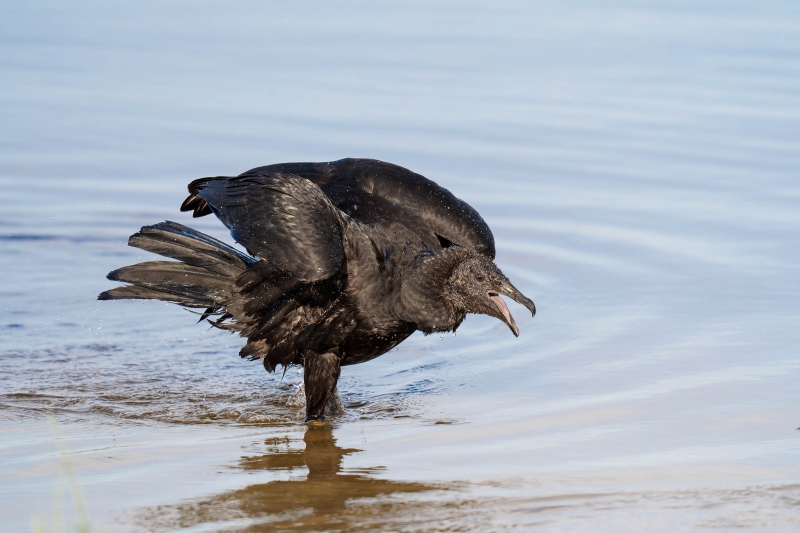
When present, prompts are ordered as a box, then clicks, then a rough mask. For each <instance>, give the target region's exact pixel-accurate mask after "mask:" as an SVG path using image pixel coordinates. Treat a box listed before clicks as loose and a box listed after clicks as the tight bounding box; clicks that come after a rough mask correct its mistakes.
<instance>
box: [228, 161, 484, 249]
mask: <svg viewBox="0 0 800 533" xmlns="http://www.w3.org/2000/svg"><path fill="white" fill-rule="evenodd" d="M261 172H290V173H292V174H296V175H298V176H301V177H303V178H306V179H308V180H310V181H312V182H314V183H315V184H317V185H318V186H319V187H320V188H321V189H322V190H323V192H325V194H326V195H327V196H328V197H329V198H330V199H331V200H332V201H333V203H334V204H335V205H336V206H337V207H339V208H340V209H341V210H342V211H344V212H345V213H347V214H348V215H349V216H350V217H352V218H354V219H356V220H358V221H360V222H363V223H365V224H375V223H376V218H380V219H382V221H383V223H385V224H386V225H396V224H403V223H405V224H407V225H408V226H409V227H413V226H419V225H420V224H423V225H425V226H426V227H427V228H429V229H430V230H431V231H432V232H433V233H435V234H436V235H437V236H438V237H439V240H440V242H442V244H443V245H444V244H445V243H447V242H448V241H449V243H452V244H456V245H459V246H463V247H470V248H474V249H476V250H478V251H479V252H481V253H483V254H484V255H486V256H488V257H489V258H491V259H494V255H495V247H494V236H493V235H492V231H491V230H490V229H489V226H488V225H487V224H486V222H485V221H484V220H483V218H482V217H481V216H480V215H479V214H478V212H477V211H476V210H475V209H473V208H472V207H471V206H470V205H469V204H467V203H466V202H464V201H462V200H460V199H458V198H456V197H455V196H454V195H453V194H452V193H451V192H450V191H448V190H447V189H445V188H444V187H440V186H439V185H437V184H436V183H434V182H433V181H431V180H429V179H427V178H426V177H424V176H421V175H420V174H416V173H414V172H411V171H410V170H408V169H406V168H403V167H400V166H397V165H393V164H391V163H384V162H383V161H378V160H375V159H352V158H349V159H341V160H339V161H332V162H330V163H282V164H277V165H269V166H265V167H258V168H254V169H253V170H249V171H247V172H245V173H244V174H242V176H248V175H258V174H259V173H261ZM376 197H377V198H376ZM359 207H361V209H359ZM387 217H388V219H387Z"/></svg>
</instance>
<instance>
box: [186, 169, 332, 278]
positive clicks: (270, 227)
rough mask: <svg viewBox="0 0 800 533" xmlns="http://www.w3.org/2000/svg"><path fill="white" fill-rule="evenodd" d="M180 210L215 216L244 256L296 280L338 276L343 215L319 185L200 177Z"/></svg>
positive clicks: (267, 176)
mask: <svg viewBox="0 0 800 533" xmlns="http://www.w3.org/2000/svg"><path fill="white" fill-rule="evenodd" d="M189 193H190V196H189V197H188V198H187V199H186V201H184V203H183V205H182V206H181V210H182V211H189V210H194V211H195V216H202V215H203V214H208V213H212V212H213V213H214V214H215V215H217V217H218V218H219V219H220V220H221V221H222V223H223V224H225V226H227V227H228V229H229V230H230V231H231V235H233V238H234V239H236V242H238V243H240V244H241V245H242V246H244V247H245V248H246V249H247V251H248V252H250V253H251V254H253V255H257V256H258V257H260V258H262V259H265V260H266V261H267V262H269V263H271V264H272V265H274V266H275V267H277V268H279V269H281V270H283V271H285V272H287V273H289V274H290V275H291V276H292V277H294V278H295V279H298V280H300V281H307V282H311V281H319V280H322V279H326V278H329V277H331V276H332V275H334V274H335V273H336V272H338V271H339V269H340V267H341V265H342V260H343V257H344V253H343V249H342V229H343V226H344V224H346V222H345V215H344V214H343V213H342V212H341V211H339V210H338V209H337V208H336V206H334V205H333V204H332V203H331V201H330V200H329V199H328V198H327V197H326V196H325V195H324V194H323V192H322V191H321V190H320V188H319V187H318V186H316V185H315V184H314V183H313V182H311V181H309V180H305V179H302V178H300V177H298V176H295V175H293V174H289V173H286V172H275V171H264V172H251V173H248V174H247V175H245V176H239V177H235V178H228V177H216V178H201V179H198V180H195V181H193V182H191V183H190V184H189Z"/></svg>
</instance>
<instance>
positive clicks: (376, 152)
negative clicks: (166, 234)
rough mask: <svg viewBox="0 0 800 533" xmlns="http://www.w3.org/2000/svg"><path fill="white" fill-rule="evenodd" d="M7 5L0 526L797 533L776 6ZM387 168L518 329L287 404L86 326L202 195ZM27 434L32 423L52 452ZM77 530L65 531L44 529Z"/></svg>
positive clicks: (389, 363) (257, 385)
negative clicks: (324, 171) (81, 511)
mask: <svg viewBox="0 0 800 533" xmlns="http://www.w3.org/2000/svg"><path fill="white" fill-rule="evenodd" d="M71 4H72V5H71V6H69V7H67V6H65V5H63V3H57V2H53V3H42V2H38V3H37V2H28V3H24V4H23V3H16V4H11V3H5V4H3V5H2V6H0V110H2V116H3V120H2V125H1V126H0V141H1V142H0V191H2V192H0V198H1V199H2V200H3V202H2V204H3V209H2V211H0V273H2V276H0V298H1V299H2V305H0V357H2V362H1V363H0V364H2V370H3V372H2V373H0V434H2V439H0V472H2V474H1V475H0V517H2V525H3V528H2V529H3V530H4V531H6V530H7V531H30V527H31V526H30V525H29V522H30V520H31V519H39V520H42V521H44V522H45V523H48V521H49V520H50V519H51V517H53V516H55V518H56V521H57V522H58V521H59V519H58V506H59V501H60V496H59V493H63V492H64V491H65V490H66V487H67V485H68V482H69V476H68V475H66V474H65V473H64V469H63V461H64V459H63V456H62V455H60V454H59V453H58V451H57V449H58V448H57V444H56V440H57V438H59V435H60V440H61V442H62V443H63V445H64V446H65V447H66V449H67V450H68V452H66V455H65V456H66V457H67V458H68V460H69V462H71V464H72V465H74V468H75V471H76V478H77V480H78V483H79V485H80V487H82V490H83V491H84V493H85V498H86V502H87V507H88V510H89V514H90V517H91V520H92V522H93V524H94V525H95V529H96V530H97V531H148V530H149V531H176V530H180V531H191V532H201V531H217V530H226V531H228V530H230V531H322V530H325V531H355V530H365V531H367V530H369V531H431V530H436V531H512V530H516V531H528V530H536V531H559V532H560V531H593V532H595V531H613V532H617V531H644V530H646V531H665V532H674V531H687V530H695V529H707V528H711V529H718V530H741V529H751V530H754V531H796V530H798V529H800V431H797V428H798V426H800V412H798V405H800V387H798V378H800V358H798V353H797V346H798V344H800V331H799V330H798V327H797V325H798V319H800V311H798V306H797V301H798V297H799V296H800V283H798V281H800V280H798V272H800V268H799V267H800V246H798V245H800V209H799V208H800V179H798V173H797V171H798V168H800V113H799V112H798V110H800V78H798V76H797V74H798V72H799V71H800V9H798V7H797V6H796V3H793V2H789V1H786V2H759V3H758V4H751V3H744V2H741V3H739V2H713V1H702V2H675V3H669V4H668V3H666V2H665V3H655V2H623V1H620V2H603V3H602V5H601V4H598V3H596V2H567V3H565V2H539V3H537V4H536V5H535V6H532V5H529V4H528V3H515V2H504V3H492V4H491V5H489V4H486V5H482V4H478V3H471V4H466V3H464V2H459V3H440V4H436V5H431V4H430V3H402V4H397V3H396V4H394V5H393V6H387V5H381V6H377V5H374V4H372V3H366V2H363V3H362V2H344V3H337V4H336V6H335V7H333V5H329V4H325V3H321V2H320V3H305V4H303V5H302V6H299V5H298V6H294V7H288V6H272V7H267V6H264V5H262V4H260V3H247V2H242V3H238V4H236V5H235V8H230V9H228V10H226V11H217V10H216V9H215V8H214V6H211V5H202V6H201V5H197V4H195V3H185V4H181V3H171V4H169V5H167V6H164V5H160V4H156V3H153V4H141V3H137V4H135V5H134V4H131V5H128V6H122V5H115V6H113V7H112V6H109V5H105V4H102V3H101V4H94V3H77V2H74V3H71ZM347 156H354V157H374V158H378V159H383V160H387V161H392V162H395V163H398V164H401V165H403V166H406V167H408V168H411V169H413V170H415V171H417V172H420V173H422V174H424V175H426V176H428V177H430V178H432V179H434V180H436V181H437V182H439V183H440V184H442V185H444V186H445V187H447V188H449V189H450V190H451V191H453V192H454V193H455V194H456V195H458V196H460V197H461V198H463V199H465V200H467V201H468V202H470V203H471V204H472V205H473V206H475V207H476V208H477V209H478V210H479V211H480V212H481V213H482V214H483V216H484V218H485V219H486V220H487V221H488V222H489V224H490V226H491V227H492V228H493V231H494V233H495V237H496V240H497V248H498V258H497V262H498V264H499V265H500V266H501V268H502V269H503V270H504V272H505V273H506V274H507V275H508V276H509V277H510V278H511V279H512V280H513V281H514V283H515V284H516V285H517V287H519V288H520V290H522V292H524V293H525V294H527V295H529V296H531V297H532V298H533V300H534V301H535V302H536V304H537V308H538V310H539V312H538V314H537V316H536V318H535V319H533V320H531V319H529V318H528V317H527V316H526V313H525V312H524V309H523V308H522V307H520V306H518V305H516V304H514V303H513V302H512V303H511V304H510V307H511V311H512V313H515V314H516V315H517V322H518V323H519V326H520V329H521V330H522V334H521V336H520V338H518V339H517V338H514V337H513V336H512V335H511V334H510V332H509V331H508V328H506V327H505V326H504V325H503V324H502V323H500V322H499V321H497V320H494V319H491V318H489V317H477V316H471V317H469V318H468V320H467V321H466V322H465V324H464V325H463V326H462V327H461V329H460V330H459V331H458V334H457V335H456V336H455V337H451V336H449V335H446V336H444V337H443V338H441V339H440V338H438V336H436V335H433V336H429V337H423V336H421V335H415V336H413V337H412V338H410V339H409V340H407V341H406V342H404V343H403V344H401V345H400V347H399V348H398V349H397V350H395V351H392V352H390V353H388V354H386V355H384V356H383V357H381V358H379V359H377V360H375V361H372V362H369V363H366V364H363V365H357V366H354V367H347V368H346V369H345V370H344V372H343V377H342V380H341V382H340V390H341V391H342V395H343V399H344V403H345V405H346V406H347V411H346V413H345V414H344V415H343V416H342V417H340V418H338V419H336V420H333V421H332V423H331V424H330V425H327V426H320V427H313V428H310V429H307V428H306V426H305V425H303V424H302V423H301V418H302V417H301V408H300V407H298V406H297V405H296V402H295V399H294V396H295V394H296V391H297V386H298V384H299V382H300V376H299V374H297V371H296V370H290V371H289V372H288V373H287V374H286V376H284V377H283V378H281V375H280V374H275V375H268V374H266V373H265V372H264V371H263V368H261V367H260V365H258V364H257V363H248V362H246V361H242V360H240V359H239V357H237V355H236V353H237V351H238V349H239V347H240V346H241V345H242V341H241V340H240V339H239V338H238V337H235V336H229V335H227V334H225V333H223V332H220V331H217V330H210V329H209V328H208V327H207V326H204V325H201V324H195V322H196V318H197V317H195V316H194V315H191V314H189V313H187V312H186V311H184V310H182V309H180V308H178V307H176V306H170V305H163V304H160V303H153V302H97V301H96V300H95V297H96V295H97V293H99V292H100V291H102V290H105V289H108V288H109V287H111V286H113V283H111V282H109V281H107V280H105V279H104V276H105V274H106V273H107V272H108V271H110V270H112V269H114V268H116V267H119V266H121V265H125V264H129V263H131V262H135V261H138V260H140V259H142V258H146V257H148V254H145V253H141V252H139V251H137V250H135V249H132V248H129V247H127V246H126V240H127V236H128V235H129V234H131V233H133V232H134V231H135V230H137V229H138V228H139V227H140V226H142V225H145V224H151V223H154V222H158V221H161V220H165V219H169V220H175V221H178V222H182V223H191V225H193V226H194V227H197V228H198V229H200V230H203V231H207V232H209V233H211V234H213V235H215V236H217V237H220V238H224V239H226V240H228V241H230V238H229V237H227V236H226V234H225V232H224V230H223V228H222V227H221V225H220V224H219V223H217V222H215V221H213V220H210V219H208V218H206V219H200V220H196V221H193V220H191V219H190V218H189V217H188V216H187V215H186V214H184V213H179V212H178V210H177V207H178V206H179V205H180V202H181V200H182V199H183V197H184V195H185V184H186V183H187V182H188V181H190V180H191V179H194V178H196V177H201V176H206V175H219V174H234V173H238V172H241V171H243V170H246V169H248V168H251V167H254V166H257V165H262V164H268V163H273V162H282V161H307V160H311V161H325V160H333V159H339V158H342V157H347ZM48 420H49V422H48ZM65 512H66V513H67V518H66V521H67V523H68V524H70V525H74V524H75V520H76V516H75V512H74V510H73V509H72V506H71V505H67V509H66V511H65Z"/></svg>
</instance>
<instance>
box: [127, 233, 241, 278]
mask: <svg viewBox="0 0 800 533" xmlns="http://www.w3.org/2000/svg"><path fill="white" fill-rule="evenodd" d="M128 244H129V245H130V246H134V247H136V248H141V249H142V250H147V251H148V252H153V253H157V254H159V255H163V256H165V257H171V258H172V259H177V260H179V261H183V262H184V263H186V264H189V265H192V266H197V267H201V268H205V269H207V270H211V271H212V272H216V273H218V274H225V275H228V276H238V275H239V274H241V273H242V272H243V271H245V270H247V268H248V267H249V266H251V265H253V264H254V263H255V262H256V260H255V259H254V258H252V257H250V256H249V255H245V254H243V253H242V252H240V251H238V250H236V249H235V248H233V247H231V246H228V245H227V244H225V243H224V242H222V241H219V240H217V239H215V238H214V237H210V236H208V235H205V234H204V233H200V232H199V231H196V230H193V229H191V228H187V227H186V226H184V225H182V224H178V223H176V222H169V221H167V222H161V223H160V224H154V225H152V226H145V227H143V228H142V229H141V230H140V231H139V232H138V233H134V234H133V235H131V238H130V239H129V240H128Z"/></svg>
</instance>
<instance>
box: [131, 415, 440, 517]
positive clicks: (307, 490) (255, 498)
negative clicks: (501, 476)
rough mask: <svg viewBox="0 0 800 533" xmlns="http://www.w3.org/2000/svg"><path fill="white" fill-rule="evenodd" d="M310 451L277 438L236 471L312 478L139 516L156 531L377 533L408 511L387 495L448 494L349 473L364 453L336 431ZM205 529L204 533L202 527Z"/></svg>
mask: <svg viewBox="0 0 800 533" xmlns="http://www.w3.org/2000/svg"><path fill="white" fill-rule="evenodd" d="M303 441H304V442H305V448H304V449H302V450H301V449H293V448H291V447H289V448H286V449H284V450H280V448H281V447H280V446H276V444H277V442H276V440H275V439H268V440H267V441H266V442H265V444H266V445H267V447H268V449H270V453H266V454H264V455H258V456H245V457H243V458H242V459H241V460H240V461H239V464H238V465H237V466H238V468H241V469H242V470H246V471H259V470H272V471H281V470H285V471H292V470H295V469H300V468H303V467H306V468H307V469H308V474H307V476H306V477H305V479H302V478H300V479H289V480H277V481H271V482H268V483H261V484H255V485H250V486H248V487H245V488H243V489H239V490H234V491H230V492H224V493H221V494H218V495H215V496H212V497H210V498H206V499H200V500H194V501H188V502H184V503H179V504H175V505H163V506H158V507H155V508H150V509H147V510H146V511H145V512H144V513H143V514H142V515H140V516H139V517H140V519H141V520H140V521H141V522H143V524H142V525H144V526H146V527H147V528H148V529H150V530H174V529H182V528H187V527H193V526H199V525H200V524H206V525H208V526H212V525H213V526H214V527H218V528H224V529H225V530H234V531H252V532H256V531H275V530H280V531H317V530H320V529H322V530H326V531H358V530H359V529H363V530H365V531H366V530H372V529H373V528H375V527H376V526H377V527H379V524H381V523H383V522H384V520H386V519H387V518H389V517H390V516H391V515H393V514H396V513H395V512H393V508H395V507H397V506H401V507H402V502H401V501H399V500H398V499H397V498H386V497H385V496H388V495H396V496H397V495H400V494H403V493H406V494H407V493H417V492H422V491H430V490H439V489H443V488H444V487H438V486H433V485H424V484H421V483H411V482H398V481H390V480H385V479H377V478H374V477H372V475H373V474H374V473H375V472H376V471H379V470H381V469H380V468H372V469H359V470H357V471H353V472H354V473H346V472H347V470H345V471H344V472H343V470H342V459H343V458H344V457H345V456H346V455H350V454H353V453H356V452H360V451H361V450H359V449H355V448H341V447H339V446H337V445H336V439H334V437H333V432H332V428H331V427H330V426H329V425H327V424H326V425H322V424H320V425H314V426H311V427H309V428H308V429H307V430H306V432H305V435H304V438H303ZM203 530H205V528H203Z"/></svg>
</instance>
